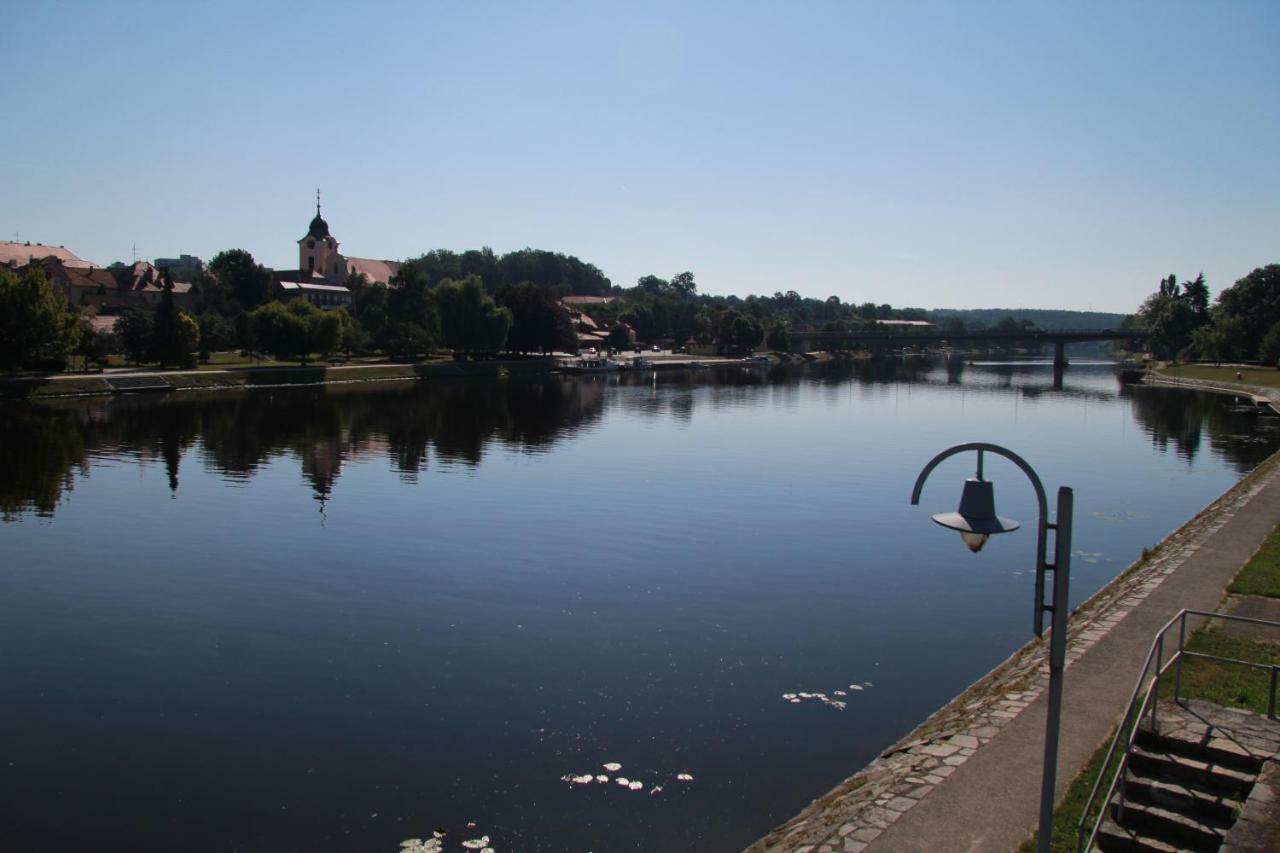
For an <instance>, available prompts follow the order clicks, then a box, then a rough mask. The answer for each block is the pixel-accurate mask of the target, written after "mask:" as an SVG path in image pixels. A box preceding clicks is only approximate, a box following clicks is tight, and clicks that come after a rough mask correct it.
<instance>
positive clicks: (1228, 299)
mask: <svg viewBox="0 0 1280 853" xmlns="http://www.w3.org/2000/svg"><path fill="white" fill-rule="evenodd" d="M1223 315H1226V316H1231V317H1237V318H1239V320H1240V325H1239V327H1238V333H1239V336H1240V337H1239V349H1240V352H1241V354H1242V355H1243V356H1244V357H1246V358H1253V357H1254V356H1256V355H1258V354H1259V350H1260V348H1261V345H1262V341H1263V338H1264V336H1265V335H1266V334H1267V332H1268V330H1270V329H1271V327H1272V326H1274V325H1275V324H1276V323H1277V322H1280V264H1268V265H1267V266H1265V267H1259V268H1258V269H1255V270H1254V271H1253V272H1251V273H1249V274H1248V275H1246V276H1245V277H1244V278H1242V279H1240V280H1239V281H1237V282H1236V283H1235V284H1233V285H1231V287H1228V288H1227V289H1226V290H1224V291H1222V292H1221V293H1219V294H1218V303H1217V305H1216V306H1214V316H1215V317H1220V316H1223Z"/></svg>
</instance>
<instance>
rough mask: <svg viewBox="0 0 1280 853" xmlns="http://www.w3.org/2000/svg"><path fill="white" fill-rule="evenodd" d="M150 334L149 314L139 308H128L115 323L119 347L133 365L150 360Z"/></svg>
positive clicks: (151, 324) (151, 327) (151, 328)
mask: <svg viewBox="0 0 1280 853" xmlns="http://www.w3.org/2000/svg"><path fill="white" fill-rule="evenodd" d="M152 333H153V323H152V322H151V314H150V313H148V312H146V311H143V310H142V309H140V308H130V309H129V310H128V311H125V312H124V313H123V314H121V315H120V319H119V320H117V321H116V334H117V335H118V336H119V337H120V347H121V349H123V350H124V353H125V355H126V356H127V357H128V358H129V361H131V362H133V363H134V364H141V363H142V362H144V361H150V360H151V340H152Z"/></svg>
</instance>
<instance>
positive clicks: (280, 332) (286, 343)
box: [250, 299, 316, 364]
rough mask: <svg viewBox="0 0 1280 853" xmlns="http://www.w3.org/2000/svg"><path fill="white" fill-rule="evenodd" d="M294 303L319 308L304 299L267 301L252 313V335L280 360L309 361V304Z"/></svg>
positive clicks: (313, 308)
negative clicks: (296, 306)
mask: <svg viewBox="0 0 1280 853" xmlns="http://www.w3.org/2000/svg"><path fill="white" fill-rule="evenodd" d="M294 305H299V306H301V305H305V306H306V308H310V309H311V310H312V311H314V310H316V309H315V306H313V305H311V304H310V303H308V302H307V301H306V300H304V299H295V300H293V301H292V302H291V303H290V304H289V305H285V304H284V303H283V302H279V301H276V302H268V303H267V304H266V305H261V306H259V307H257V308H255V309H254V310H253V311H252V313H251V314H250V316H251V317H252V318H253V335H254V338H255V339H256V340H257V342H258V346H259V347H261V348H262V349H264V350H266V351H267V352H269V353H271V354H272V355H273V356H275V357H276V358H278V359H280V360H282V361H283V360H285V359H290V358H297V359H299V360H301V361H302V363H303V364H306V363H307V352H308V350H309V343H310V342H309V340H308V337H309V329H308V328H307V318H306V314H307V311H306V308H301V307H299V308H294V307H293V306H294Z"/></svg>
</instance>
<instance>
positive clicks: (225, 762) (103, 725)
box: [0, 361, 1280, 853]
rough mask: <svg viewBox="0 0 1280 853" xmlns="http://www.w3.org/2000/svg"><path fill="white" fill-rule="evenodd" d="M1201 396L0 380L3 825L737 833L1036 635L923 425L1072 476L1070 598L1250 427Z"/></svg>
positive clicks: (242, 845) (1262, 445)
mask: <svg viewBox="0 0 1280 853" xmlns="http://www.w3.org/2000/svg"><path fill="white" fill-rule="evenodd" d="M1229 402H1230V401H1229V400H1225V399H1223V398H1212V397H1207V396H1200V395H1196V394H1193V393H1189V392H1178V391H1167V390H1158V389H1132V390H1122V389H1121V388H1120V387H1119V385H1118V384H1117V382H1116V380H1115V379H1114V377H1113V375H1112V372H1111V369H1110V368H1109V367H1105V366H1095V367H1090V366H1086V365H1073V366H1072V367H1071V369H1070V370H1069V371H1068V372H1067V376H1066V383H1065V386H1064V388H1063V389H1062V390H1053V389H1052V387H1051V375H1050V368H1049V367H1047V366H1044V365H1021V366H1017V365H963V366H961V365H957V366H953V367H952V368H950V369H948V368H947V367H946V366H945V365H943V364H941V363H937V364H934V363H930V362H925V361H917V362H902V363H889V364H885V365H880V366H876V367H872V366H869V365H858V366H851V365H837V366H831V367H813V368H809V369H807V370H796V371H791V372H778V371H775V372H773V373H771V374H768V375H764V374H747V373H743V372H739V371H738V369H736V368H735V369H734V370H730V371H724V372H720V371H704V372H700V373H695V374H666V375H659V376H658V378H657V380H656V382H654V381H648V382H636V383H629V382H625V381H624V382H621V383H620V382H618V381H617V380H616V379H615V380H612V381H606V380H598V379H596V380H593V379H590V378H588V379H564V378H539V379H523V380H514V379H512V380H506V381H492V382H489V381H478V380H471V381H466V382H457V383H448V382H441V383H429V384H428V383H422V384H417V385H413V384H408V385H405V384H387V385H362V386H338V387H331V388H320V389H316V388H310V389H298V390H291V391H267V390H260V391H253V392H247V393H243V394H229V395H221V396H197V395H188V394H175V395H171V396H169V397H168V398H165V399H140V398H115V399H110V400H106V399H104V400H93V401H90V402H68V403H51V404H45V405H39V406H26V405H10V406H6V407H0V513H3V518H4V523H0V648H3V650H4V654H3V656H2V657H0V685H3V691H2V692H0V731H2V732H3V735H4V736H3V739H2V740H0V834H2V837H3V839H4V841H3V845H2V846H3V847H4V849H6V850H16V851H27V850H59V849H69V848H71V847H73V846H76V845H84V846H86V847H89V846H92V848H93V849H97V850H113V851H114V850H129V851H161V850H164V851H168V850H176V849H180V850H183V851H206V850H208V851H228V850H241V851H250V850H252V851H282V850H306V851H327V850H368V851H387V853H391V852H392V851H395V850H396V849H397V848H398V845H399V842H400V841H401V840H402V839H405V838H409V837H414V836H422V835H429V834H430V832H431V830H432V829H433V828H434V827H436V826H442V827H445V828H447V829H449V830H450V835H449V839H450V844H449V847H448V849H459V850H460V849H462V848H461V847H460V845H459V842H460V841H461V840H463V839H465V838H473V837H477V836H478V835H481V834H487V835H489V836H490V837H491V839H492V845H493V846H494V847H495V848H497V849H498V850H499V851H513V850H515V851H521V850H573V851H585V850H595V851H607V850H670V851H679V850H693V849H698V850H734V849H739V848H741V847H743V846H745V845H746V844H748V843H749V842H750V841H752V840H753V839H754V838H756V837H758V836H759V835H760V834H762V833H764V832H765V831H767V830H768V829H769V828H771V827H772V826H774V825H776V824H777V823H779V822H781V821H782V820H785V819H786V818H788V817H789V816H791V815H792V814H793V813H794V812H795V811H797V810H798V809H799V808H800V807H802V806H803V805H804V804H806V803H807V802H808V801H809V800H811V799H812V798H813V797H815V796H817V795H818V794H821V793H822V792H824V791H825V790H827V789H828V788H829V787H830V786H832V785H833V784H835V783H836V782H838V781H839V780H840V779H842V778H844V777H845V776H846V775H848V774H849V773H851V772H852V771H854V770H856V769H858V768H859V767H860V766H862V765H863V764H864V763H866V762H867V761H869V760H870V759H871V758H873V757H874V756H875V755H876V754H877V752H878V751H879V750H881V749H883V748H884V747H885V746H886V745H888V744H889V743H890V742H891V741H892V740H894V739H895V738H897V737H899V736H901V735H903V734H905V733H906V732H907V731H908V730H910V729H911V728H912V727H914V726H915V725H916V724H917V723H918V722H919V721H920V720H921V719H923V718H924V717H925V716H926V715H927V714H929V713H930V712H931V711H933V710H935V709H936V708H937V707H938V706H939V705H941V704H942V703H943V702H945V701H946V700H947V699H949V698H950V697H951V696H953V695H954V694H956V693H957V692H959V691H960V690H961V689H963V688H964V687H965V686H966V685H968V684H969V683H970V682H972V681H973V680H974V679H975V678H977V677H978V676H980V675H981V674H982V673H984V672H986V671H987V670H988V669H990V668H991V667H992V666H994V665H995V664H996V663H998V662H999V661H1000V660H1002V659H1004V658H1005V657H1006V656H1007V655H1008V654H1009V653H1010V652H1012V651H1013V650H1014V649H1015V648H1017V647H1018V646H1019V645H1021V644H1022V643H1023V642H1025V641H1026V640H1027V639H1029V638H1030V636H1031V597H1032V596H1031V589H1032V573H1031V572H1029V571H1028V569H1029V567H1030V564H1031V563H1032V558H1033V551H1034V540H1033V537H1032V535H1031V534H1029V533H1027V530H1028V529H1029V528H1026V527H1024V529H1023V531H1022V532H1021V533H1017V534H1013V535H1010V536H1005V537H997V538H995V539H993V540H992V542H991V543H990V544H989V545H988V546H987V548H986V550H985V551H984V552H983V553H982V554H981V555H979V556H973V555H971V554H969V553H968V552H967V551H966V550H964V549H963V547H962V546H961V544H960V542H959V539H958V537H957V536H955V535H954V534H951V533H948V532H944V531H943V530H942V529H941V528H937V527H936V526H935V525H933V524H932V523H931V522H930V521H929V514H930V513H931V512H936V511H939V510H942V509H952V508H953V505H954V503H955V502H956V500H957V498H958V497H959V492H960V487H961V483H962V481H963V479H964V477H966V476H968V475H969V474H970V473H971V465H972V460H971V459H959V460H952V461H951V462H949V463H947V464H944V465H943V466H942V467H941V468H939V469H938V471H937V472H935V474H934V475H933V477H932V478H931V480H930V482H929V486H928V487H927V488H926V490H925V494H924V500H923V502H922V506H920V507H911V506H910V505H909V504H908V498H909V492H910V488H911V484H912V482H913V480H914V478H915V475H916V473H917V472H918V471H919V469H920V467H921V466H922V465H923V464H924V463H925V462H926V461H928V459H929V458H930V457H931V456H932V455H933V454H934V453H935V452H937V451H938V450H941V449H942V448H944V447H946V446H948V445H951V444H954V443H957V442H960V441H967V440H986V441H993V442H996V443H1000V444H1005V445H1007V446H1009V447H1011V448H1012V449H1014V450H1016V451H1018V452H1019V453H1021V454H1022V455H1023V456H1024V457H1026V458H1027V459H1028V460H1029V461H1030V462H1031V464H1032V465H1033V466H1035V467H1036V468H1037V470H1038V471H1039V472H1040V474H1041V476H1042V478H1043V479H1044V481H1045V484H1046V487H1048V488H1049V489H1050V490H1052V489H1054V488H1055V487H1056V486H1057V485H1059V484H1066V485H1071V486H1073V487H1074V488H1075V490H1076V532H1075V543H1074V544H1075V548H1076V551H1075V558H1074V566H1073V573H1072V585H1073V586H1072V592H1073V595H1072V598H1073V599H1074V601H1076V602H1079V601H1080V600H1082V599H1084V598H1085V597H1087V596H1088V595H1089V594H1091V593H1092V592H1094V591H1095V590H1096V589H1098V588H1099V587H1100V586H1101V585H1102V584H1104V583H1106V582H1107V581H1108V580H1110V579H1111V578H1112V577H1114V576H1115V574H1116V573H1117V572H1119V571H1120V570H1121V569H1123V568H1124V567H1125V566H1126V565H1128V564H1129V563H1130V562H1131V561H1132V560H1133V559H1134V558H1135V557H1136V556H1137V554H1138V553H1139V551H1140V550H1141V549H1142V548H1143V547H1144V546H1149V545H1151V544H1153V543H1155V542H1157V541H1159V540H1160V539H1161V538H1162V537H1163V536H1164V535H1165V534H1167V533H1168V532H1169V531H1170V530H1172V529H1173V528H1175V527H1177V526H1178V525H1180V524H1181V523H1182V522H1183V521H1185V520H1186V519H1187V518H1189V517H1190V516H1192V515H1193V514H1194V513H1195V512H1197V511H1198V510H1199V509H1200V508H1202V507H1203V506H1204V505H1205V504H1206V503H1208V502H1209V501H1210V500H1212V499H1213V498H1214V497H1215V496H1217V495H1218V494H1219V493H1221V492H1222V491H1223V490H1225V489H1226V488H1228V487H1229V486H1230V485H1231V484H1232V483H1233V482H1235V481H1236V480H1238V479H1239V478H1240V476H1242V474H1244V473H1245V472H1247V471H1249V470H1250V469H1251V468H1252V467H1253V466H1254V465H1255V464H1256V463H1257V462H1258V461H1260V460H1261V459H1263V458H1265V457H1266V456H1267V455H1268V454H1269V453H1270V452H1271V451H1272V450H1273V449H1275V447H1276V446H1277V443H1278V439H1280V435H1278V434H1277V431H1276V429H1275V428H1274V426H1273V424H1272V421H1271V419H1267V418H1260V419H1250V418H1247V417H1241V416H1233V415H1231V414H1230V413H1229V411H1228V407H1227V404H1228V403H1229ZM988 476H989V478H991V479H993V480H995V482H996V487H997V488H996V491H997V500H998V501H999V505H1000V510H1001V513H1002V514H1005V515H1010V516H1014V517H1016V518H1020V519H1022V520H1023V521H1025V522H1031V521H1033V520H1034V518H1033V512H1034V510H1033V503H1032V493H1031V489H1030V487H1029V486H1028V485H1027V484H1026V482H1025V480H1024V479H1023V478H1022V475H1021V474H1019V473H1018V472H1017V471H1016V470H1014V469H1013V468H1012V467H1011V466H1008V465H1007V464H1006V463H1004V462H1002V461H995V460H992V461H990V462H989V463H988ZM1068 677H1069V676H1068ZM850 685H857V686H859V687H861V688H862V689H861V690H852V689H850V687H849V686H850ZM836 690H844V691H845V693H846V694H847V695H846V696H845V697H840V701H846V702H847V707H846V708H844V709H843V710H840V709H838V708H836V707H833V706H830V705H823V704H821V703H819V702H813V701H810V702H802V703H800V704H793V703H790V702H787V701H785V700H783V698H782V694H784V693H789V692H797V691H809V692H819V691H821V692H825V693H827V694H828V695H829V696H830V697H832V698H833V699H834V698H837V697H836V694H835V691H836ZM608 762H618V763H620V764H621V765H622V769H621V770H620V771H618V772H617V773H612V772H610V771H607V770H604V769H602V765H603V764H605V763H608ZM587 773H600V774H607V775H609V776H611V777H614V776H619V775H620V776H625V777H627V778H628V779H629V780H637V781H640V782H642V783H643V785H644V787H643V789H642V790H638V791H632V790H629V789H625V788H622V787H620V786H618V785H616V784H615V783H614V780H613V779H611V781H610V783H609V784H607V785H598V784H590V785H577V786H571V785H568V784H566V783H565V782H562V781H561V777H562V776H565V775H567V774H568V775H574V774H587ZM680 773H688V774H690V775H692V776H693V781H691V782H682V781H679V780H678V779H677V774H680ZM658 787H660V788H661V790H660V791H658V790H657V788H658ZM468 822H474V823H475V824H476V826H475V828H474V829H468V828H467V823H468Z"/></svg>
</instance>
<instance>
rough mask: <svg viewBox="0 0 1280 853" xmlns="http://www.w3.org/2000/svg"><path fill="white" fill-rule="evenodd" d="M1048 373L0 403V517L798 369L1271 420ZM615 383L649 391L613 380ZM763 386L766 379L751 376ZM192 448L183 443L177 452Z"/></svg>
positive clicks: (1239, 426) (447, 451)
mask: <svg viewBox="0 0 1280 853" xmlns="http://www.w3.org/2000/svg"><path fill="white" fill-rule="evenodd" d="M1066 375H1067V377H1068V380H1067V381H1066V382H1065V383H1064V384H1063V385H1062V387H1060V388H1058V387H1055V384H1054V381H1053V380H1054V377H1053V372H1052V369H1051V368H1050V367H1049V366H1047V365H1045V364H1043V363H1013V362H1010V363H990V362H968V361H966V360H964V359H958V358H951V359H941V358H940V359H933V358H906V359H892V360H886V361H882V362H874V363H872V362H866V361H834V362H825V363H815V364H806V365H796V366H789V367H786V366H784V367H775V368H773V369H770V370H767V371H765V370H759V369H748V368H739V367H732V368H725V369H718V370H704V371H691V372H671V373H666V372H661V373H656V374H652V373H651V374H642V375H637V376H626V377H622V378H619V377H607V378H604V377H586V378H579V379H568V378H563V377H542V378H521V379H510V380H503V381H490V380H475V379H473V380H457V381H441V382H433V383H418V384H398V383H397V384H385V385H381V384H371V385H361V386H332V387H328V388H308V389H297V390H286V391H279V390H275V391H250V392H244V393H236V394H196V393H192V394H186V393H184V394H174V395H170V396H168V397H165V398H146V397H116V398H109V399H108V398H95V399H91V400H88V401H58V402H50V403H43V404H26V403H21V404H8V405H5V406H4V408H3V413H4V416H3V418H0V517H3V518H4V519H5V520H6V521H11V520H14V519H16V518H18V517H20V516H22V515H24V514H35V515H39V516H51V515H53V513H54V512H55V511H56V509H57V507H58V504H59V502H60V501H61V500H62V499H63V497H64V495H65V494H66V493H67V492H69V491H71V490H72V489H73V487H74V485H75V482H76V479H77V477H83V476H87V475H88V473H89V469H90V467H91V466H90V461H91V460H92V459H93V458H94V457H107V456H110V457H115V458H120V457H126V458H127V457H132V458H136V459H139V460H160V461H161V462H162V463H163V466H164V469H165V472H166V474H167V478H168V485H169V489H170V490H171V491H172V492H173V493H175V494H176V493H177V491H178V489H179V486H180V482H181V467H182V465H183V464H184V463H185V464H191V460H192V459H193V458H194V459H195V460H198V461H199V463H200V464H202V465H203V466H205V468H206V469H208V470H211V471H215V472H218V473H219V474H221V475H222V476H224V477H227V478H232V479H241V480H247V479H250V478H252V477H253V476H254V475H255V473H256V472H257V471H258V470H259V469H260V468H261V467H262V466H263V465H264V464H265V463H266V462H268V461H269V460H272V459H274V458H277V457H281V456H289V457H292V458H294V459H296V460H298V462H299V464H300V467H301V473H302V475H303V477H304V478H305V479H306V480H307V482H308V483H309V484H310V485H311V487H312V490H313V492H314V496H315V498H316V500H318V501H320V502H321V503H322V505H323V502H324V501H326V500H327V499H328V498H329V496H330V495H331V494H332V492H333V489H334V486H335V483H336V481H337V480H338V478H339V476H340V475H341V473H342V469H343V466H344V464H346V463H348V462H351V461H354V460H359V459H373V458H379V457H381V458H385V459H386V460H388V461H389V463H390V465H391V466H392V468H393V469H394V470H395V471H396V472H397V473H398V474H399V476H400V478H401V479H402V480H404V481H406V482H417V481H418V479H419V477H420V476H421V475H422V473H423V472H424V471H426V470H427V468H428V465H429V463H430V462H431V460H432V459H433V458H434V460H435V462H436V463H437V464H450V463H458V464H463V465H468V466H475V465H478V464H479V463H480V461H481V459H482V458H483V457H484V454H485V452H486V449H487V448H488V447H489V446H490V445H491V444H492V443H494V442H497V443H498V444H500V445H501V446H503V447H506V448H515V449H519V450H523V451H528V452H539V451H543V450H546V449H547V448H549V447H550V446H551V445H552V444H554V443H555V442H556V441H557V440H558V439H560V438H562V437H564V436H566V435H571V434H573V433H574V432H575V431H578V430H581V429H583V428H586V427H589V426H591V425H592V424H594V423H596V422H598V421H599V420H600V419H601V418H602V416H603V414H604V412H605V410H606V407H607V405H616V406H620V407H622V408H624V409H626V410H627V411H628V412H631V413H634V414H638V415H640V416H641V417H643V418H646V419H650V418H652V419H658V418H667V419H670V420H672V421H674V422H676V423H688V422H690V421H691V419H692V417H693V412H694V409H695V406H699V405H707V406H711V407H714V408H723V407H730V406H734V405H737V404H739V403H741V402H743V401H747V402H749V401H752V400H755V399H756V395H758V394H760V393H767V394H769V395H771V402H773V403H775V404H778V405H782V406H784V407H787V406H791V405H795V402H796V400H797V399H798V390H799V388H800V386H801V384H802V383H816V384H818V385H820V386H823V387H825V388H828V389H830V390H831V393H839V390H840V389H842V388H849V387H858V388H861V389H862V392H863V393H869V394H874V393H883V392H885V391H886V389H888V388H890V387H904V386H911V385H924V386H937V387H940V388H950V389H954V390H956V391H957V392H958V393H964V394H971V393H976V394H1001V395H1016V396H1017V397H1018V398H1020V399H1026V400H1039V399H1043V398H1066V399H1077V400H1081V401H1085V402H1086V403H1087V401H1089V400H1107V401H1115V400H1120V399H1124V400H1129V401H1130V410H1131V412H1132V416H1133V419H1134V421H1135V422H1136V424H1137V425H1138V426H1139V427H1140V428H1141V429H1142V430H1143V431H1144V432H1145V433H1146V434H1148V435H1149V436H1150V437H1151V441H1152V444H1153V445H1154V446H1155V447H1157V448H1159V449H1160V450H1161V451H1172V452H1174V453H1176V454H1177V455H1178V456H1179V457H1182V458H1184V459H1186V460H1188V461H1190V460H1193V459H1194V458H1195V457H1196V455H1197V454H1198V453H1200V452H1201V450H1202V449H1203V447H1204V446H1205V444H1206V442H1207V444H1208V446H1209V447H1211V448H1212V449H1213V450H1214V451H1216V452H1217V453H1219V454H1221V455H1222V456H1223V457H1224V458H1225V459H1226V460H1227V461H1228V462H1229V463H1230V464H1231V465H1233V466H1234V467H1235V468H1236V469H1237V470H1239V471H1241V472H1244V471H1247V470H1249V469H1251V468H1252V467H1253V466H1254V465H1256V464H1257V463H1258V462H1259V461H1261V459H1262V458H1265V455H1266V452H1267V448H1268V447H1269V446H1270V445H1269V444H1268V443H1267V441H1265V440H1261V439H1259V438H1258V437H1257V433H1258V430H1259V426H1258V424H1261V427H1260V428H1261V430H1262V432H1264V433H1269V432H1270V431H1271V428H1272V427H1271V419H1267V418H1263V419H1255V418H1249V417H1247V416H1242V415H1239V414H1233V413H1232V412H1231V411H1230V408H1229V406H1227V405H1226V404H1225V401H1224V399H1223V398H1220V397H1214V396H1212V395H1203V394H1198V393H1195V392H1190V391H1179V390H1170V389H1155V388H1143V387H1127V386H1122V385H1120V384H1119V382H1117V381H1115V380H1114V378H1113V377H1112V376H1111V373H1110V371H1109V369H1108V368H1105V367H1094V368H1070V369H1069V370H1068V372H1067V374H1066ZM618 386H622V387H629V388H632V389H633V390H634V391H640V390H641V389H643V388H648V389H649V390H650V392H651V393H649V394H644V393H626V394H613V393H611V389H613V390H616V388H617V387H618ZM762 389H763V390H762ZM192 448H195V449H196V453H195V454H194V457H192V456H191V455H189V454H188V451H189V450H190V449H192Z"/></svg>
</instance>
